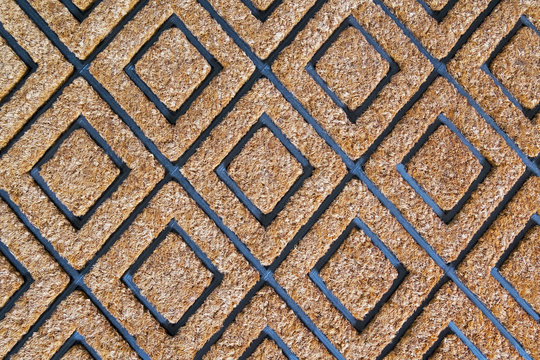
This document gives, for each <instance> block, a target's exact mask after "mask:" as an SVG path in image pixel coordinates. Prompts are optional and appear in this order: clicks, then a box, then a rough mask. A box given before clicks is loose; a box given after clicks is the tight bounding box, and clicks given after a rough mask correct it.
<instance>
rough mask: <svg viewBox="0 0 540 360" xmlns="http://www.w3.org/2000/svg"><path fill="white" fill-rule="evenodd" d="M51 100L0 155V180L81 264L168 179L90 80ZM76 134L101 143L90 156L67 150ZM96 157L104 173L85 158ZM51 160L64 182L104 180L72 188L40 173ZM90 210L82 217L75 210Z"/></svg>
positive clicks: (57, 244) (47, 235)
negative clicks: (66, 144) (100, 159)
mask: <svg viewBox="0 0 540 360" xmlns="http://www.w3.org/2000/svg"><path fill="white" fill-rule="evenodd" d="M48 105H49V106H48V107H47V108H45V109H43V111H42V112H41V113H40V115H39V116H38V117H37V118H35V119H34V120H33V123H32V126H31V127H30V128H29V129H28V131H26V132H24V134H22V136H21V137H19V138H18V139H17V142H16V143H15V144H13V146H12V147H10V148H9V150H8V151H7V152H6V154H5V155H4V156H3V157H2V158H0V168H2V169H3V170H5V172H3V173H2V174H0V177H1V180H0V181H1V182H2V183H3V184H5V189H6V191H7V192H8V193H9V195H10V197H11V198H12V199H13V201H14V203H16V204H17V206H19V207H20V208H21V210H22V211H23V212H24V213H25V215H26V216H27V217H28V219H29V221H30V222H32V224H33V225H34V226H35V227H36V228H38V229H39V231H40V232H41V234H42V235H43V236H44V237H45V238H46V239H47V240H49V241H50V242H51V243H52V245H53V246H54V247H55V249H56V250H57V251H58V252H59V253H60V254H61V255H62V256H63V257H64V258H66V259H67V260H68V261H69V262H70V264H71V265H72V266H73V267H75V268H76V269H81V268H83V267H84V265H85V264H86V263H87V261H88V260H90V259H91V258H92V257H93V256H94V254H95V253H96V252H97V251H98V250H99V249H100V248H101V247H102V245H103V244H104V243H105V241H107V239H108V238H109V236H110V235H111V234H112V233H113V232H114V231H115V230H116V229H117V228H118V226H120V224H122V222H123V221H124V220H125V219H126V218H127V217H128V216H129V215H130V214H131V212H132V211H133V209H135V207H136V206H137V204H138V203H139V202H140V201H142V200H143V198H144V197H145V196H146V195H148V193H149V192H150V191H151V190H152V189H153V188H154V186H155V185H156V184H157V183H158V181H160V180H161V179H162V177H163V175H164V170H163V168H162V167H161V165H160V164H159V163H158V161H157V160H156V159H155V158H154V156H153V155H152V154H151V153H150V152H148V150H147V149H146V148H145V146H144V145H143V144H142V142H141V141H140V140H139V139H138V138H137V137H136V136H135V135H134V134H133V133H132V132H131V130H130V129H129V127H128V126H127V125H126V124H125V123H124V122H123V121H122V120H121V119H120V117H118V116H117V115H116V114H115V113H114V112H113V110H112V109H111V108H110V107H109V106H108V105H107V103H105V101H103V100H102V99H101V98H100V97H99V95H98V94H97V93H96V92H95V91H94V90H93V89H92V87H91V86H90V85H89V84H88V83H87V82H86V81H85V80H84V79H82V78H80V77H79V78H77V79H75V80H73V82H72V83H70V84H68V85H67V86H66V87H65V88H64V89H63V92H62V94H60V96H59V97H58V98H55V99H54V101H53V102H50V103H49V104H48ZM76 130H81V131H79V132H77V131H76ZM78 135H84V136H83V137H81V138H80V139H86V140H87V142H86V145H84V146H87V147H88V148H87V149H97V151H95V153H94V154H92V156H88V157H87V158H86V157H82V158H81V156H80V155H86V154H78V153H76V152H74V151H73V150H72V149H69V148H67V147H64V150H66V152H64V151H63V148H62V144H63V143H64V141H68V142H69V141H70V137H72V136H75V137H73V139H72V140H77V136H78ZM89 138H90V139H89ZM36 144H37V145H36ZM76 145H77V146H78V144H76ZM92 151H93V150H92ZM55 154H58V157H57V159H54V155H55ZM97 154H100V155H97ZM94 156H101V157H104V158H108V160H107V161H106V162H105V163H104V164H109V165H110V167H108V170H107V171H108V175H107V177H106V179H103V178H100V177H99V176H100V174H99V171H97V170H99V167H98V166H96V165H95V164H94V163H86V161H87V160H88V159H93V157H94ZM49 161H51V163H50V164H48V162H49ZM111 162H112V163H113V164H114V166H113V165H112V164H111ZM47 164H48V165H50V169H49V170H53V169H56V168H59V169H60V170H58V171H64V173H63V174H62V176H61V179H62V180H65V179H70V181H72V182H76V181H80V179H79V180H77V179H76V178H77V177H79V176H84V177H86V176H89V177H92V178H93V179H96V180H95V181H93V182H97V184H99V186H96V184H91V185H90V184H88V183H87V182H84V183H81V184H84V186H82V187H80V188H79V187H78V188H77V191H76V192H75V193H74V194H69V193H66V192H64V191H65V186H66V184H64V183H63V181H62V182H61V183H56V180H54V181H53V178H54V177H53V175H52V174H45V178H47V180H48V182H46V181H45V179H44V178H43V177H42V176H41V175H40V173H41V171H42V170H43V166H45V170H47ZM84 164H85V165H84ZM79 165H81V166H82V167H79ZM68 167H69V171H66V169H67V168H68ZM83 168H85V169H84V171H82V169H83ZM104 170H106V169H104ZM117 171H119V173H118V172H117ZM81 172H82V173H81ZM113 177H114V180H112V179H113ZM111 180H112V182H111ZM66 181H67V180H66ZM69 186H71V185H69ZM52 189H55V190H57V191H58V193H57V192H55V191H53V190H52ZM74 195H75V196H74ZM78 196H85V197H86V198H85V201H84V202H81V203H79V199H77V197H78ZM64 202H65V203H64ZM68 205H69V207H70V208H69V209H68ZM88 206H90V207H89V208H88ZM86 208H88V211H86V212H85V213H84V214H83V215H82V216H76V215H75V214H74V213H72V211H74V212H76V213H82V212H83V211H85V210H86Z"/></svg>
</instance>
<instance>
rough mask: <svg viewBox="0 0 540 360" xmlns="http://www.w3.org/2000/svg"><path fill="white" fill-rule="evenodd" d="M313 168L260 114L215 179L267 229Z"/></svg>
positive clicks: (221, 166) (222, 165)
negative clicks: (233, 194)
mask: <svg viewBox="0 0 540 360" xmlns="http://www.w3.org/2000/svg"><path fill="white" fill-rule="evenodd" d="M312 171H313V167H312V166H311V165H310V163H309V161H308V160H307V159H306V158H305V157H304V156H303V155H302V154H301V152H300V151H299V150H298V149H297V148H296V147H295V146H294V145H293V144H292V143H291V142H290V141H289V140H288V139H287V138H286V137H285V135H284V134H283V133H282V132H281V130H280V129H279V128H278V127H277V126H276V125H275V124H274V123H273V122H272V120H271V119H270V117H269V116H268V115H267V114H263V115H262V116H261V118H260V119H259V121H258V122H257V123H255V125H253V126H252V127H251V129H250V130H249V131H248V133H247V134H246V135H245V136H244V137H243V138H242V140H241V141H240V142H239V143H238V144H237V145H236V146H235V147H234V149H233V150H232V151H231V152H230V153H229V154H228V155H227V156H226V157H225V159H224V160H223V161H222V163H221V164H220V165H219V166H218V167H217V168H216V173H217V175H218V177H219V178H220V179H221V180H222V181H223V182H225V183H226V184H227V186H228V187H229V188H230V189H231V191H232V192H233V193H235V195H236V196H237V197H238V198H239V199H240V201H242V203H243V204H244V205H245V206H246V207H247V208H248V209H249V210H250V211H251V213H252V214H253V215H254V216H255V217H256V218H257V219H258V220H259V222H260V223H261V224H262V225H263V226H268V225H269V224H270V223H271V222H272V220H273V219H274V218H275V217H276V216H277V214H278V213H279V212H280V211H281V210H282V209H283V207H284V206H285V204H286V203H287V201H288V199H289V198H290V197H291V196H292V195H293V194H294V193H295V192H296V191H297V190H298V189H299V188H300V187H301V186H302V184H303V182H304V180H305V179H306V178H308V177H309V176H310V175H311V172H312Z"/></svg>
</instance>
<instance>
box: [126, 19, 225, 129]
mask: <svg viewBox="0 0 540 360" xmlns="http://www.w3.org/2000/svg"><path fill="white" fill-rule="evenodd" d="M221 69H222V66H221V64H220V63H219V62H218V61H217V60H216V59H215V58H214V57H213V56H212V55H211V54H210V53H209V52H208V50H206V49H205V47H204V46H203V45H202V44H201V43H200V42H199V40H197V38H196V37H195V36H194V35H193V34H192V33H191V31H189V29H188V28H187V27H186V25H185V24H184V23H183V22H182V20H180V18H179V17H178V16H177V15H175V14H173V15H172V16H171V17H170V18H169V19H168V20H167V21H166V22H165V23H163V25H162V26H161V27H160V28H159V29H158V31H157V32H156V33H155V34H154V35H153V36H152V37H151V38H150V40H148V42H147V43H146V44H145V45H144V46H143V47H142V48H141V49H140V50H139V51H138V52H137V54H136V55H135V56H134V57H133V59H132V60H131V61H130V62H129V64H128V65H127V66H126V67H125V68H124V70H125V71H126V73H127V74H128V76H129V77H130V78H131V80H132V81H133V82H135V84H137V86H138V87H139V88H140V89H141V90H142V91H143V93H144V94H145V95H146V97H147V98H148V99H149V100H150V101H152V102H153V103H154V105H155V106H156V107H157V108H158V109H159V110H160V111H161V113H162V114H163V116H165V117H166V118H167V120H169V122H170V123H171V124H175V123H176V120H177V119H178V118H179V117H180V116H182V115H183V114H185V113H186V111H187V110H188V109H189V107H190V105H191V104H192V103H193V101H195V99H197V97H198V96H199V95H200V94H201V93H202V92H203V91H204V89H205V88H206V87H207V86H208V85H209V84H210V82H211V81H212V79H213V78H214V77H215V76H216V75H218V73H219V72H220V71H221Z"/></svg>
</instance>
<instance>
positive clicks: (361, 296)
mask: <svg viewBox="0 0 540 360" xmlns="http://www.w3.org/2000/svg"><path fill="white" fill-rule="evenodd" d="M406 275H407V270H406V269H405V267H404V266H403V265H402V264H401V263H400V262H399V260H398V259H397V258H396V257H395V255H394V254H393V253H392V252H391V251H390V250H389V249H388V248H387V247H386V246H385V245H384V244H383V243H382V242H381V240H380V239H379V238H378V237H377V236H376V235H375V234H374V233H373V232H372V231H371V230H370V229H369V228H368V227H367V225H366V224H365V223H364V222H363V221H361V220H360V219H359V218H355V219H354V220H353V221H352V222H351V224H350V225H349V226H348V227H347V228H346V229H345V231H344V232H343V234H341V235H340V237H339V238H338V239H337V240H336V241H335V242H334V243H333V244H332V246H331V247H330V249H329V250H328V252H327V253H326V254H325V255H324V256H323V257H322V258H321V259H319V261H318V262H317V264H316V265H315V267H314V268H313V270H311V271H310V273H309V277H310V278H311V280H313V282H315V284H316V285H317V286H318V287H319V288H320V289H321V291H322V292H323V293H324V294H325V295H326V297H327V298H328V299H329V300H330V302H332V304H333V305H334V306H335V307H336V308H337V309H338V310H339V311H340V312H341V313H342V314H343V315H344V316H345V318H347V320H349V321H350V322H351V324H352V325H353V326H354V327H355V328H356V329H357V330H358V331H362V330H363V329H364V328H365V327H366V326H367V324H368V323H369V322H370V321H371V319H372V318H373V317H374V316H375V315H376V314H377V312H378V311H379V308H380V307H381V306H382V305H383V304H384V303H385V302H386V301H387V300H388V299H389V298H390V296H392V294H393V293H394V292H395V291H396V289H397V288H398V286H399V285H400V284H401V282H402V281H403V279H404V278H405V276H406Z"/></svg>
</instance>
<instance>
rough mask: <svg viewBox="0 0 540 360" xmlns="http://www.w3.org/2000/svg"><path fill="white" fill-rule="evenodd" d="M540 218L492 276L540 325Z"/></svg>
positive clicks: (513, 245)
mask: <svg viewBox="0 0 540 360" xmlns="http://www.w3.org/2000/svg"><path fill="white" fill-rule="evenodd" d="M539 225H540V215H538V214H534V215H533V216H531V219H530V220H529V221H528V222H527V224H526V225H525V228H524V229H523V230H522V231H520V233H519V234H518V235H517V236H516V238H515V239H514V241H513V242H512V243H511V244H510V246H509V247H508V249H506V251H505V252H504V254H503V255H502V256H501V258H500V259H499V261H497V264H496V265H495V267H494V268H493V269H491V275H493V277H494V278H495V279H497V280H498V281H499V282H500V283H501V285H502V286H503V287H504V288H505V289H506V290H507V291H508V292H509V293H510V295H512V297H513V298H514V299H515V300H516V302H517V303H519V304H520V305H521V306H522V307H523V309H524V310H525V311H526V312H527V313H528V314H529V315H530V316H531V317H532V318H533V319H534V320H535V321H536V322H539V323H540V285H539V284H540V252H539V251H538V249H539V248H540V226H539Z"/></svg>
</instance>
